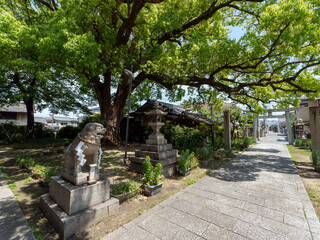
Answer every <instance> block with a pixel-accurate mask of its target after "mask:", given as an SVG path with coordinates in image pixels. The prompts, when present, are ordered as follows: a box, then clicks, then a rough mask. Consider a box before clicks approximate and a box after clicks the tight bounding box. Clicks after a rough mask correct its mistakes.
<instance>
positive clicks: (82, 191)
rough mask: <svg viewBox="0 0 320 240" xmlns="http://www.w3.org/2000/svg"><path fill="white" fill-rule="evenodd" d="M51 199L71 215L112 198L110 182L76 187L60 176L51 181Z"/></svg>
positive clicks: (104, 181) (105, 181)
mask: <svg viewBox="0 0 320 240" xmlns="http://www.w3.org/2000/svg"><path fill="white" fill-rule="evenodd" d="M49 195H50V197H51V198H52V199H53V200H54V201H55V202H56V203H57V204H58V205H59V206H60V207H61V208H62V209H63V210H64V211H65V212H66V213H67V214H69V215H71V214H73V213H76V212H79V211H81V210H84V209H87V208H90V207H92V206H94V205H96V204H98V203H101V202H105V201H107V200H108V199H109V198H110V182H109V181H108V180H103V181H98V182H97V183H95V184H92V185H81V186H74V185H72V184H70V183H68V182H67V181H65V180H64V179H62V178H61V177H60V176H56V177H52V178H51V179H50V188H49Z"/></svg>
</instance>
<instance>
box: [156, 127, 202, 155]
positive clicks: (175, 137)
mask: <svg viewBox="0 0 320 240" xmlns="http://www.w3.org/2000/svg"><path fill="white" fill-rule="evenodd" d="M161 132H162V133H163V134H164V136H165V138H166V139H167V140H168V142H170V143H172V145H173V148H175V149H178V150H185V149H190V150H191V151H195V150H196V149H197V148H198V147H199V146H200V145H201V143H202V142H203V140H204V139H205V138H206V136H207V130H206V129H194V128H188V127H180V126H179V125H172V124H168V125H165V126H164V127H163V128H162V129H161Z"/></svg>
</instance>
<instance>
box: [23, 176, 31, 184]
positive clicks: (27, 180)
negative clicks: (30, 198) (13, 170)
mask: <svg viewBox="0 0 320 240" xmlns="http://www.w3.org/2000/svg"><path fill="white" fill-rule="evenodd" d="M31 181H32V177H31V176H28V177H27V178H26V179H25V180H24V182H25V183H29V182H31Z"/></svg>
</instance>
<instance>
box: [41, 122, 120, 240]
mask: <svg viewBox="0 0 320 240" xmlns="http://www.w3.org/2000/svg"><path fill="white" fill-rule="evenodd" d="M105 131H106V129H105V128H103V125H101V124H99V123H88V124H87V125H86V126H85V127H84V129H83V130H82V132H81V133H79V134H78V136H77V137H76V138H75V139H74V141H73V142H72V143H71V144H70V145H69V146H68V148H67V150H66V152H65V154H64V156H63V158H64V161H65V164H64V167H65V168H64V171H63V173H62V176H56V177H52V178H51V179H50V187H49V194H45V195H42V196H41V197H40V208H41V210H42V211H43V213H44V215H45V216H46V218H47V219H48V220H49V222H50V223H51V224H52V225H53V227H54V228H55V230H56V231H57V232H58V234H59V236H60V238H62V239H67V238H69V237H71V236H72V235H74V234H76V233H80V232H83V231H84V230H85V229H86V228H87V227H89V226H91V225H93V224H95V223H98V222H100V221H102V220H104V219H106V218H107V217H108V216H110V215H112V214H115V213H117V212H118V210H119V200H117V199H115V198H110V182H109V181H108V180H105V179H100V176H99V165H100V161H101V155H102V150H101V147H100V146H101V145H100V140H101V138H102V137H103V134H104V133H105Z"/></svg>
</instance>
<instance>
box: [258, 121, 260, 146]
mask: <svg viewBox="0 0 320 240" xmlns="http://www.w3.org/2000/svg"><path fill="white" fill-rule="evenodd" d="M257 138H258V140H259V141H260V122H259V118H257Z"/></svg>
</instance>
